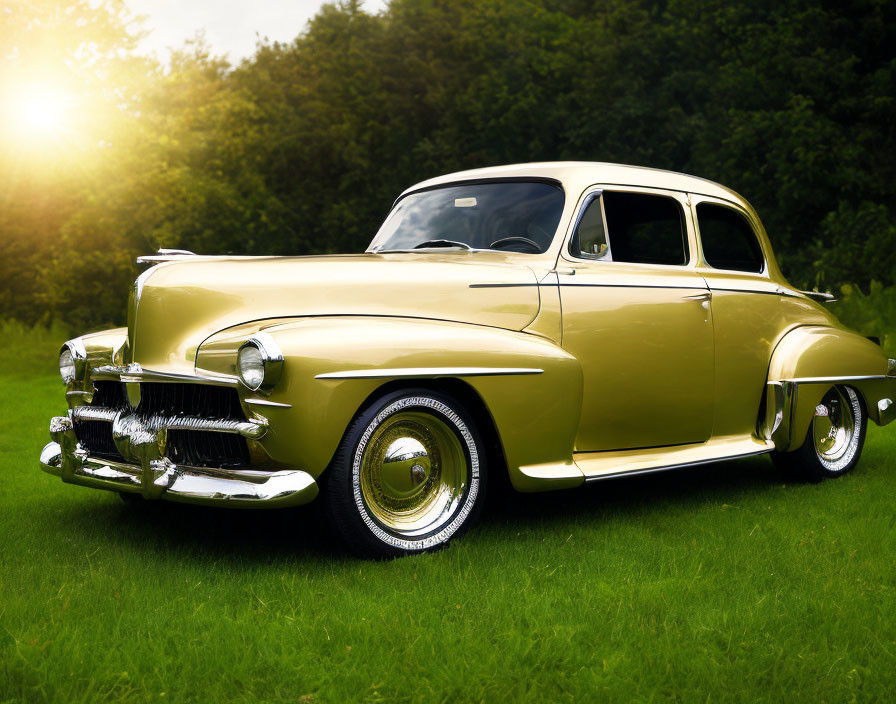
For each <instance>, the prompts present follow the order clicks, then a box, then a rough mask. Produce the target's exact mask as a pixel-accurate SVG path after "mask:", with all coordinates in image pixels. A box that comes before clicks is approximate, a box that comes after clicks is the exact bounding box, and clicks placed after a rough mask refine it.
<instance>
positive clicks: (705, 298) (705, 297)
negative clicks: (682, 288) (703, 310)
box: [685, 291, 712, 301]
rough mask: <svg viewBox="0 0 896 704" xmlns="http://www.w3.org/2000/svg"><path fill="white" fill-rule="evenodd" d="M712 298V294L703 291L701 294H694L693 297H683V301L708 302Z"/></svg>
mask: <svg viewBox="0 0 896 704" xmlns="http://www.w3.org/2000/svg"><path fill="white" fill-rule="evenodd" d="M711 298H712V294H711V293H710V292H709V291H704V292H703V293H695V294H694V295H693V296H685V299H686V300H688V301H708V300H710V299H711Z"/></svg>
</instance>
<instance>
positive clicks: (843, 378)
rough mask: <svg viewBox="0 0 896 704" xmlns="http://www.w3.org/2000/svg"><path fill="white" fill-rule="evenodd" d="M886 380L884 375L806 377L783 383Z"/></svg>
mask: <svg viewBox="0 0 896 704" xmlns="http://www.w3.org/2000/svg"><path fill="white" fill-rule="evenodd" d="M886 378H887V377H886V376H884V375H882V374H867V375H862V376H805V377H797V378H795V379H784V380H783V381H788V382H790V383H791V384H836V383H838V382H841V381H874V380H877V379H886Z"/></svg>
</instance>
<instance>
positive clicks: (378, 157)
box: [0, 0, 896, 326]
mask: <svg viewBox="0 0 896 704" xmlns="http://www.w3.org/2000/svg"><path fill="white" fill-rule="evenodd" d="M10 7H12V8H13V10H12V12H11V13H10V12H9V11H8V12H7V15H8V17H7V19H8V20H9V21H7V23H6V24H5V25H4V28H3V29H2V30H0V41H2V42H3V45H2V46H0V52H3V57H2V58H3V62H4V73H5V74H6V75H7V76H9V75H16V74H20V75H26V74H28V72H29V71H37V70H38V69H37V68H36V67H37V66H38V65H39V64H41V62H43V63H44V64H46V63H47V60H46V58H45V54H46V53H47V52H49V54H50V55H51V58H50V60H49V62H50V63H52V62H55V64H54V65H56V66H62V67H64V68H63V70H64V72H65V75H66V77H67V84H68V85H70V86H71V87H72V90H73V91H74V92H75V95H76V96H77V99H78V101H80V104H81V106H82V107H83V108H84V109H83V111H82V112H81V113H80V117H78V118H77V119H75V118H72V124H71V125H70V126H68V127H69V130H68V133H67V134H66V135H65V138H64V139H57V141H53V140H52V139H47V140H44V141H42V143H41V144H39V145H37V146H35V145H33V144H32V145H30V146H29V145H25V144H24V142H23V141H22V140H19V141H16V140H15V139H13V140H10V139H8V138H7V139H5V140H4V141H3V149H2V152H0V318H17V319H20V320H23V321H26V322H40V321H44V322H46V321H49V320H53V319H60V318H61V319H65V320H67V321H69V322H71V323H74V324H77V325H83V326H99V325H105V324H113V323H121V322H122V320H123V317H124V306H125V302H126V296H127V290H128V287H129V285H130V284H131V282H132V280H133V278H134V276H135V274H136V267H135V264H134V259H135V257H136V256H137V255H139V254H146V253H150V252H152V251H154V250H155V249H157V248H158V247H173V248H181V249H189V250H192V251H195V252H199V253H222V252H223V253H234V254H243V253H246V254H291V255H292V254H296V255H301V254H314V253H335V252H358V251H363V249H364V248H365V247H366V246H367V244H368V242H369V240H370V239H371V237H372V236H373V234H374V233H375V231H376V229H377V227H378V225H379V223H380V221H381V220H382V218H383V216H384V215H385V214H386V212H387V211H388V209H389V207H390V205H391V203H392V201H393V200H394V198H395V196H396V195H397V194H398V193H399V192H400V191H401V190H403V189H404V188H406V187H407V186H408V185H410V184H413V183H415V182H417V181H420V180H423V179H425V178H428V177H431V176H435V175H438V174H442V173H446V172H449V171H454V170H459V169H465V168H475V167H481V166H489V165H495V164H502V163H513V162H526V161H548V160H565V159H571V160H594V161H610V162H621V163H627V164H635V165H642V166H652V167H657V168H665V169H673V170H676V171H684V172H687V173H691V174H694V175H697V176H702V177H705V178H708V179H711V180H714V181H719V182H721V183H723V184H725V185H727V186H729V187H731V188H733V189H735V190H736V191H738V192H739V193H741V194H742V195H744V196H745V197H746V198H748V199H749V200H750V202H751V203H752V204H753V205H754V206H755V207H756V209H757V210H758V211H759V213H760V216H761V217H762V219H763V222H764V224H765V226H766V229H767V230H768V232H769V234H770V237H771V239H772V242H773V245H774V247H775V249H776V253H777V256H778V258H779V260H780V263H781V266H782V269H783V270H784V272H785V274H786V275H787V276H788V277H789V278H790V280H791V281H792V282H793V283H794V284H796V285H799V286H801V287H815V286H818V287H820V288H822V289H825V288H832V287H838V286H841V285H842V284H846V283H851V284H853V285H855V286H858V287H859V288H860V289H862V290H868V288H869V286H870V284H871V282H872V281H877V282H880V284H881V285H883V286H892V285H893V284H894V283H896V224H894V214H896V160H894V155H896V31H894V30H896V3H892V2H888V1H884V0H846V1H844V2H811V1H809V0H774V1H771V0H756V1H755V2H740V1H738V0H392V2H391V3H390V4H389V6H388V8H387V9H386V10H385V11H383V12H382V13H380V14H377V15H372V14H369V13H367V12H365V11H364V9H363V6H362V5H361V3H360V2H358V1H357V0H347V1H345V2H341V3H337V4H333V5H325V6H324V7H323V8H322V10H321V11H320V12H319V14H318V15H317V16H316V17H314V19H313V20H312V21H311V22H310V23H309V24H308V26H307V27H306V28H304V29H302V28H297V36H296V38H295V40H294V41H292V42H289V43H276V42H269V41H265V40H262V41H260V42H259V44H258V46H257V50H256V52H255V54H254V55H253V56H252V57H251V58H250V59H247V60H244V61H242V62H240V63H239V64H238V65H230V64H228V63H227V62H226V61H225V60H223V59H221V58H220V57H216V56H214V55H213V53H211V52H210V50H209V48H208V47H207V46H206V45H205V44H204V43H203V42H202V41H201V39H197V40H196V41H194V42H191V43H189V44H188V45H186V46H184V47H183V48H182V49H181V50H179V51H178V52H176V53H175V54H174V55H173V57H172V58H171V60H170V61H169V62H168V63H166V64H165V65H160V64H158V63H157V62H156V61H154V60H150V59H146V58H143V57H140V56H139V55H137V54H136V53H135V51H134V48H135V36H136V33H138V32H139V23H137V24H135V23H134V22H133V21H132V18H130V16H129V15H128V13H127V11H126V9H125V8H124V6H123V5H122V4H121V2H120V0H115V1H111V0H110V1H108V2H104V3H100V4H97V3H92V2H89V1H88V0H76V1H75V2H63V1H62V0H40V1H38V0H29V1H28V2H24V1H23V2H20V3H19V4H14V5H11V6H10ZM3 47H6V48H3ZM48 47H49V48H48ZM41 52H43V54H42V53H41ZM87 106H89V109H87Z"/></svg>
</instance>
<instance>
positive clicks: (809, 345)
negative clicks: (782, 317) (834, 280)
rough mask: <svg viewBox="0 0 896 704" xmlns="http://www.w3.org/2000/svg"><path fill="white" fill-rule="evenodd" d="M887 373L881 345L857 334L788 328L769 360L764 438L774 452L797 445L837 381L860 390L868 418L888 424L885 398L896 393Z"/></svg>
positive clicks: (809, 328) (895, 384)
mask: <svg viewBox="0 0 896 704" xmlns="http://www.w3.org/2000/svg"><path fill="white" fill-rule="evenodd" d="M887 374H888V362H887V358H886V356H885V355H884V353H883V351H882V350H881V348H880V346H879V345H877V344H875V343H874V342H872V341H871V340H868V339H867V338H864V337H862V336H861V335H859V334H858V333H855V332H852V331H850V330H845V329H841V328H833V327H821V326H805V327H800V328H796V329H794V330H792V331H791V332H789V333H787V335H785V336H784V337H783V338H782V339H781V341H780V342H779V343H778V345H777V347H776V348H775V350H774V352H773V354H772V358H771V362H770V364H769V377H768V381H769V386H768V389H767V390H768V393H767V395H766V397H767V407H766V418H767V420H766V422H765V428H766V437H768V438H770V439H771V440H773V441H774V443H775V447H776V448H777V449H778V450H783V451H788V450H796V449H797V448H799V447H800V445H802V442H803V439H804V438H805V437H806V433H807V432H808V430H809V425H810V423H811V422H812V418H813V417H814V414H815V407H816V406H817V405H818V404H819V403H820V402H821V399H822V397H823V396H824V395H825V393H826V392H827V390H828V389H829V388H830V387H831V386H833V385H835V384H842V385H846V386H851V387H853V388H855V389H856V390H858V391H859V392H860V394H861V395H862V398H863V400H864V402H865V407H866V408H867V409H868V415H869V418H870V419H871V420H872V421H874V422H875V423H878V424H880V425H883V424H885V423H887V422H889V421H890V420H892V417H891V416H890V414H889V413H887V409H888V408H889V407H890V406H889V404H886V403H885V401H886V400H887V399H888V398H893V397H894V396H896V388H894V387H896V378H893V377H888V376H887ZM884 406H886V407H884Z"/></svg>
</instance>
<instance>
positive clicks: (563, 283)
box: [470, 281, 763, 293]
mask: <svg viewBox="0 0 896 704" xmlns="http://www.w3.org/2000/svg"><path fill="white" fill-rule="evenodd" d="M520 286H536V287H537V286H569V287H572V286H579V287H581V288H665V289H681V290H682V291H706V290H707V288H706V286H659V285H656V284H590V283H581V284H580V283H573V282H571V281H570V282H566V281H561V282H557V281H554V282H551V283H532V284H470V288H518V287H520ZM714 290H717V291H718V290H720V289H714ZM750 293H753V292H750ZM756 293H763V292H761V291H757V292H756Z"/></svg>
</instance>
